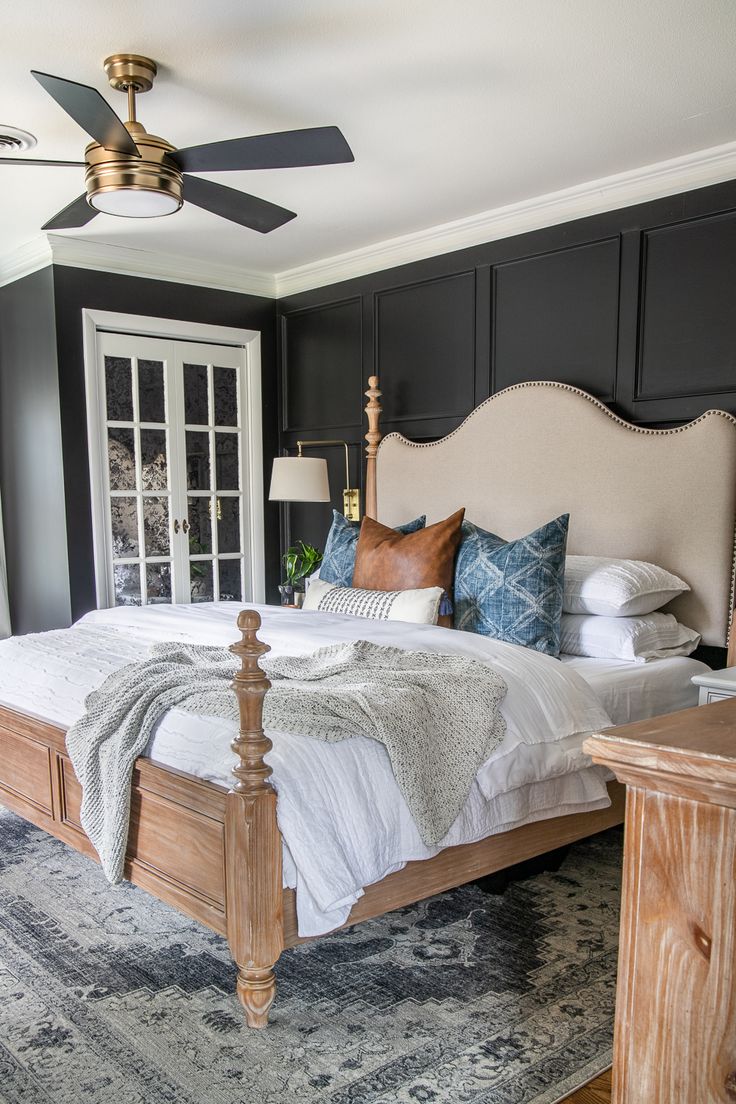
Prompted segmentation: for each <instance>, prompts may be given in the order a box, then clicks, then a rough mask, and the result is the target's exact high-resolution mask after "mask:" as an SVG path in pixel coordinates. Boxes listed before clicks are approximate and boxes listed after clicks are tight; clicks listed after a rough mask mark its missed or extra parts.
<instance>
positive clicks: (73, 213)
mask: <svg viewBox="0 0 736 1104" xmlns="http://www.w3.org/2000/svg"><path fill="white" fill-rule="evenodd" d="M99 213H100V212H99V211H95V209H94V207H90V205H89V203H88V202H87V193H86V192H83V193H82V195H81V196H77V198H76V199H74V200H72V202H71V203H70V204H69V206H68V207H65V208H64V210H63V211H59V213H58V215H54V217H53V218H52V219H49V221H48V222H46V223H44V225H43V226H42V227H41V229H42V230H71V229H72V228H73V227H75V226H86V225H87V223H88V222H91V220H92V219H93V218H95V217H96V216H97V215H99Z"/></svg>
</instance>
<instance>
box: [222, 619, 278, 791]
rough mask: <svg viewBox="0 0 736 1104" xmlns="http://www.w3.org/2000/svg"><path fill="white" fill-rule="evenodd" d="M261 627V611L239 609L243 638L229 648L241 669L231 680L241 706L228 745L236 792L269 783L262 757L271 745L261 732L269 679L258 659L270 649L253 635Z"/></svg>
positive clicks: (257, 787) (251, 789)
mask: <svg viewBox="0 0 736 1104" xmlns="http://www.w3.org/2000/svg"><path fill="white" fill-rule="evenodd" d="M260 627H261V617H260V614H258V613H256V611H255V610H241V612H240V613H239V614H238V628H239V629H240V632H241V633H242V636H243V639H242V640H241V641H240V642H239V643H237V644H231V645H230V651H231V652H233V654H234V655H236V656H238V658H239V659H240V664H241V665H240V670H239V671H238V673H237V674H236V676H235V679H234V681H233V690H234V691H235V694H236V696H237V699H238V707H239V709H240V732H239V733H238V735H237V736H236V737H235V739H234V740H233V742H232V744H231V745H230V747H231V748H232V749H233V751H234V752H235V754H236V755H237V756H238V759H239V762H238V763H237V764H236V766H234V767H233V774H234V775H235V778H236V782H235V784H234V786H233V789H234V790H235V792H236V793H260V792H262V791H263V789H264V788H265V787H270V783H269V782H267V781H266V780H267V779H268V778H269V776H270V775H271V774H272V771H271V768H270V767H269V766H267V765H266V763H264V761H263V757H264V756H265V755H267V754H268V752H269V751H270V750H271V748H272V747H273V745H272V743H271V741H270V740H269V738H268V737H267V736H266V735H265V734H264V732H263V723H262V722H263V699H264V697H265V696H266V691H267V690H268V689H269V688H270V686H271V683H270V682H269V681H268V679H267V678H266V676H265V675H264V673H263V671H262V670H261V667H260V665H259V662H258V661H259V659H260V658H261V656H262V655H265V654H266V652H270V651H271V649H270V647H269V645H268V644H264V643H263V641H261V640H259V639H258V636H257V635H256V634H257V632H258V630H259V629H260Z"/></svg>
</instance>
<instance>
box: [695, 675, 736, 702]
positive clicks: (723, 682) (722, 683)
mask: <svg viewBox="0 0 736 1104" xmlns="http://www.w3.org/2000/svg"><path fill="white" fill-rule="evenodd" d="M690 681H691V682H693V683H694V684H695V685H696V686H697V687H699V691H698V705H710V703H711V702H715V701H722V700H723V699H724V698H734V697H736V667H725V668H724V669H723V670H722V671H708V672H707V673H706V674H704V675H693V677H692V679H691V680H690Z"/></svg>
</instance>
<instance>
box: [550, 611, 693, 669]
mask: <svg viewBox="0 0 736 1104" xmlns="http://www.w3.org/2000/svg"><path fill="white" fill-rule="evenodd" d="M699 643H700V633H696V632H695V631H694V630H693V629H688V628H687V627H686V626H685V625H681V624H680V623H679V622H678V621H677V619H676V618H675V617H673V616H672V614H671V613H650V614H648V615H646V616H643V617H596V616H588V615H587V614H580V613H563V615H562V620H561V624H560V652H561V653H565V654H566V655H576V656H591V657H592V658H593V659H627V660H629V661H630V662H634V663H645V662H646V661H647V660H648V659H666V658H668V657H669V656H681V655H690V653H691V652H694V651H695V649H696V648H697V646H698V644H699Z"/></svg>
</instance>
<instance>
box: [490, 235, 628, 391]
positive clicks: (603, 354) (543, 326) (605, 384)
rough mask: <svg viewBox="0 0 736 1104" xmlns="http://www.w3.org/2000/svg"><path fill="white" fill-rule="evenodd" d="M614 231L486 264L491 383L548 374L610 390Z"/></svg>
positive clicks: (615, 314) (616, 265)
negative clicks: (489, 278)
mask: <svg viewBox="0 0 736 1104" xmlns="http://www.w3.org/2000/svg"><path fill="white" fill-rule="evenodd" d="M620 255H621V245H620V240H619V238H618V237H615V238H607V239H605V240H604V241H597V242H590V243H588V244H586V245H578V246H575V247H574V248H572V249H558V250H554V251H553V252H551V253H543V254H541V255H539V256H536V257H525V258H524V259H522V260H519V261H510V262H508V263H506V264H501V265H496V266H495V268H494V269H493V299H492V303H491V313H492V319H493V347H492V353H491V355H492V360H493V367H492V374H491V379H492V390H493V391H501V390H503V388H504V387H509V386H510V385H511V384H514V383H522V382H524V381H527V380H538V379H555V380H559V381H560V382H561V383H570V384H572V385H573V386H574V387H582V388H583V389H584V390H586V391H589V392H590V393H591V394H592V395H595V396H596V398H598V399H601V400H602V401H603V402H613V401H614V400H615V397H616V362H617V356H618V318H619V302H618V298H619V269H620Z"/></svg>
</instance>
